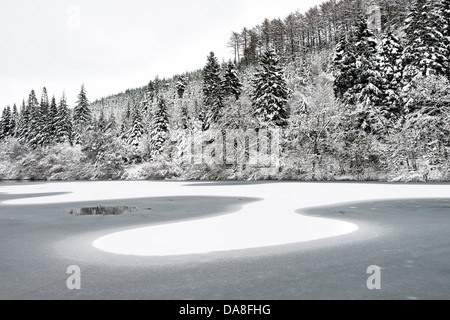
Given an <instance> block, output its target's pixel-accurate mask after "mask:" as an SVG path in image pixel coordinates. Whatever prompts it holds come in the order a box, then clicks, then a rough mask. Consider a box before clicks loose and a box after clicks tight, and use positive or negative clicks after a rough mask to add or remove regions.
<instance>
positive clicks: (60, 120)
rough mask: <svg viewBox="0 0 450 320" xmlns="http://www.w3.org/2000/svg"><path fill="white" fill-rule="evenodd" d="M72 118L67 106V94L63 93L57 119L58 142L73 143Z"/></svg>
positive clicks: (56, 135)
mask: <svg viewBox="0 0 450 320" xmlns="http://www.w3.org/2000/svg"><path fill="white" fill-rule="evenodd" d="M72 127H73V126H72V119H71V112H70V109H69V107H68V106H67V101H66V96H65V94H63V96H62V97H61V100H60V102H59V106H58V110H57V113H56V121H55V141H56V142H58V143H65V142H69V143H70V144H72V131H73V128H72Z"/></svg>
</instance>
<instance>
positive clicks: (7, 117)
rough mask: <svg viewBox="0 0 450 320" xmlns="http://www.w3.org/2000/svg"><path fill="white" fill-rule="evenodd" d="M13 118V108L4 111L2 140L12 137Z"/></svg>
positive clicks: (0, 132)
mask: <svg viewBox="0 0 450 320" xmlns="http://www.w3.org/2000/svg"><path fill="white" fill-rule="evenodd" d="M11 116H12V115H11V107H10V106H7V107H6V108H4V109H3V112H2V117H1V118H0V139H5V138H7V137H9V136H11V135H12V128H11Z"/></svg>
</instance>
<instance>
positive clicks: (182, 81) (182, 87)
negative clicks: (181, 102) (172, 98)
mask: <svg viewBox="0 0 450 320" xmlns="http://www.w3.org/2000/svg"><path fill="white" fill-rule="evenodd" d="M186 86H187V80H186V77H185V76H183V75H181V76H179V77H178V80H177V82H176V84H175V87H176V89H177V93H178V98H179V99H182V98H183V96H184V92H185V91H186Z"/></svg>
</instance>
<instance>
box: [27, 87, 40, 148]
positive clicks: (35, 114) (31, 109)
mask: <svg viewBox="0 0 450 320" xmlns="http://www.w3.org/2000/svg"><path fill="white" fill-rule="evenodd" d="M27 110H28V116H29V121H28V126H27V130H26V136H25V141H26V142H27V143H28V144H29V145H30V146H31V147H33V148H36V147H37V146H38V138H39V137H40V123H41V121H40V119H41V112H40V111H41V108H40V104H39V102H38V100H37V98H36V93H35V92H34V90H31V93H30V95H29V97H28V103H27Z"/></svg>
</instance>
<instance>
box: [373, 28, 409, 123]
mask: <svg viewBox="0 0 450 320" xmlns="http://www.w3.org/2000/svg"><path fill="white" fill-rule="evenodd" d="M403 50H404V49H403V46H402V45H401V43H400V39H399V38H398V37H397V36H395V35H394V34H393V33H392V32H388V33H386V34H383V36H382V39H381V43H380V45H379V47H378V58H379V59H378V64H379V69H380V72H381V79H382V98H381V101H380V107H381V113H382V115H383V116H384V117H385V118H387V119H395V118H398V117H399V115H400V114H401V112H402V99H401V89H402V77H403V61H402V57H403Z"/></svg>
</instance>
